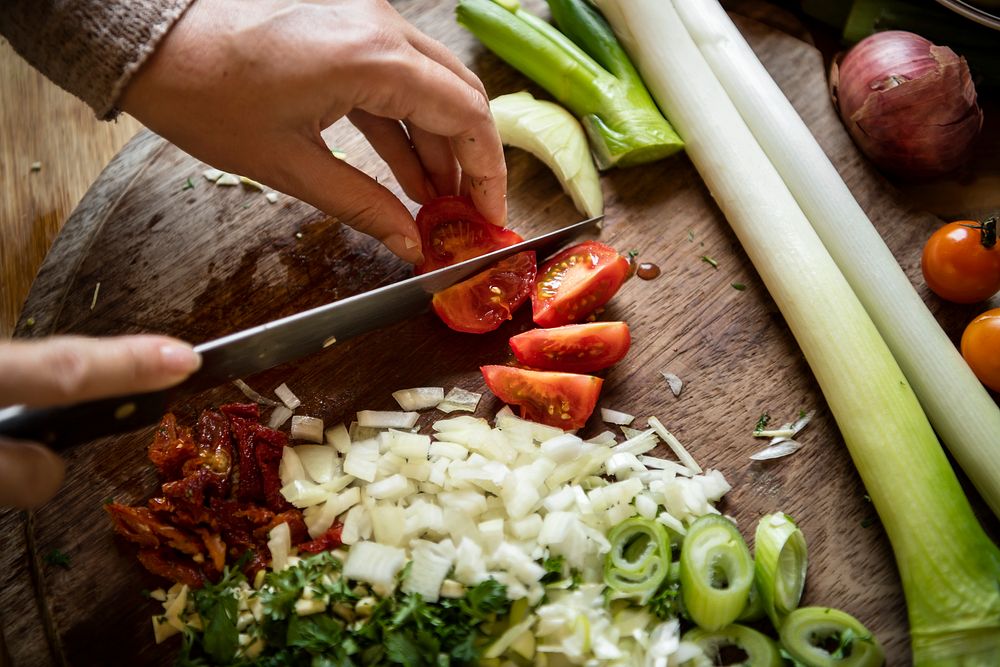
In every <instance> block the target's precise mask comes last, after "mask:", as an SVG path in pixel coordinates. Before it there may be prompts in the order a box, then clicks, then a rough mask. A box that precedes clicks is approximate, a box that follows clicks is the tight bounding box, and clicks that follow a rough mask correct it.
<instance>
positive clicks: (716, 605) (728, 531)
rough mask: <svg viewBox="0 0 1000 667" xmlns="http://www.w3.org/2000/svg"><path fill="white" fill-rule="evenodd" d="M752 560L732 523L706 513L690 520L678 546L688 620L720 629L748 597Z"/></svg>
mask: <svg viewBox="0 0 1000 667" xmlns="http://www.w3.org/2000/svg"><path fill="white" fill-rule="evenodd" d="M753 580H754V577H753V560H752V559H751V558H750V550H749V549H747V545H746V543H745V542H744V541H743V537H742V536H741V535H740V532H739V531H738V530H737V529H736V526H734V525H733V523H732V522H731V521H730V520H729V519H726V518H723V517H721V516H718V515H715V514H707V515H705V516H703V517H700V518H699V519H698V520H697V521H695V522H694V523H693V524H691V527H690V528H689V529H688V534H687V537H685V538H684V546H683V547H682V548H681V597H682V598H683V600H684V608H685V609H686V610H687V612H688V615H690V616H691V620H693V621H694V622H695V623H697V624H698V626H699V627H701V628H704V629H705V630H721V629H722V628H724V627H726V626H727V625H729V624H730V623H732V622H733V621H735V620H736V618H737V617H738V616H739V615H740V612H742V611H743V609H744V608H745V607H746V606H747V602H748V601H749V599H750V587H751V586H753Z"/></svg>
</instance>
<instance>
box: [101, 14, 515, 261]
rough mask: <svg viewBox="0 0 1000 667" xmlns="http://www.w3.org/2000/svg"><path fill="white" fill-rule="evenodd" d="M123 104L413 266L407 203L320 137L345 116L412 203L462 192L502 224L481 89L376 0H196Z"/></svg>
mask: <svg viewBox="0 0 1000 667" xmlns="http://www.w3.org/2000/svg"><path fill="white" fill-rule="evenodd" d="M119 106H120V107H121V108H122V109H123V110H125V111H127V112H129V113H130V114H132V115H133V116H135V117H136V118H138V119H139V120H140V121H142V122H143V123H144V124H146V125H147V126H148V127H150V128H152V129H153V130H155V131H156V132H158V133H159V134H161V135H162V136H164V137H166V138H167V139H169V140H170V141H172V142H173V143H175V144H176V145H177V146H179V147H180V148H182V149H184V150H185V151H187V152H189V153H191V154H192V155H194V156H196V157H198V158H200V159H202V160H204V161H205V162H207V163H209V164H211V165H212V166H215V167H218V168H219V169H223V170H225V171H229V172H234V173H237V174H241V175H244V176H248V177H250V178H253V179H255V180H257V181H260V182H262V183H266V184H267V185H269V186H271V187H273V188H275V189H277V190H280V191H282V192H285V193H287V194H290V195H292V196H294V197H297V198H299V199H301V200H303V201H306V202H308V203H310V204H312V205H313V206H316V207H317V208H319V209H321V210H323V211H325V212H326V213H328V214H330V215H333V216H336V217H337V218H339V219H340V220H341V221H343V222H345V223H347V224H349V225H351V226H352V227H354V228H355V229H357V230H359V231H362V232H365V233H367V234H370V235H372V236H374V237H376V238H378V239H380V240H381V241H382V242H383V243H384V244H385V245H386V246H387V247H388V248H389V249H390V250H391V251H392V252H394V253H396V254H397V255H399V256H400V257H402V258H403V259H405V260H408V261H411V262H419V261H420V259H421V255H420V235H419V233H418V232H417V229H416V225H415V224H414V222H413V218H412V217H411V216H410V214H409V212H408V211H407V209H406V207H405V206H404V205H403V204H402V202H400V201H399V200H398V199H396V198H395V197H394V196H393V195H392V194H391V193H390V191H389V190H388V189H386V188H385V187H383V186H382V185H380V184H378V183H376V182H375V181H374V180H372V179H371V178H369V177H368V176H366V175H365V174H363V173H362V172H360V171H358V170H357V169H355V168H353V167H351V166H350V165H348V164H347V163H346V162H344V161H342V160H338V159H336V158H334V157H333V156H332V155H331V154H330V150H329V149H328V148H327V146H326V144H325V143H324V141H323V139H322V138H321V136H320V132H321V131H322V130H323V129H325V128H326V127H328V126H330V125H331V124H332V123H333V122H334V121H336V120H337V119H338V118H340V117H342V116H345V115H346V116H347V117H348V118H349V119H350V121H351V122H352V123H354V125H355V126H356V127H357V128H358V129H359V130H361V132H363V133H364V135H365V136H366V137H367V138H368V141H369V143H371V145H372V147H374V149H375V150H376V151H377V152H378V153H379V155H381V156H382V158H383V159H384V160H385V161H386V162H387V163H388V164H389V166H390V167H391V169H392V171H393V173H394V174H395V176H396V179H397V180H398V181H399V183H400V185H401V186H402V188H403V190H404V191H405V192H406V194H407V195H408V196H409V197H410V198H412V199H413V200H415V201H417V202H425V201H426V200H427V199H428V198H431V197H434V196H436V195H444V194H455V193H456V192H458V191H459V190H460V189H461V190H462V191H463V192H465V191H467V192H468V193H469V194H470V195H471V196H472V199H473V201H474V202H475V204H476V206H477V208H479V210H480V211H481V212H482V213H483V215H485V216H486V218H487V219H489V220H490V221H491V222H494V223H496V224H503V222H504V220H505V217H506V202H505V192H506V167H505V164H504V159H503V149H502V147H501V144H500V138H499V135H498V134H497V130H496V127H495V126H494V124H493V118H492V116H491V115H490V110H489V100H488V99H487V96H486V91H485V89H484V88H483V85H482V83H480V81H479V79H477V78H476V76H475V75H474V74H472V72H470V71H469V70H468V69H467V68H466V67H465V66H464V65H463V64H462V63H461V62H460V61H459V60H458V58H457V57H455V55H454V54H452V53H451V52H450V51H449V50H448V49H447V48H445V47H444V46H443V45H441V44H440V43H438V42H436V41H434V40H433V39H430V38H429V37H427V36H426V35H424V34H423V33H421V32H420V31H418V30H417V29H416V28H414V27H413V26H411V25H410V24H409V23H407V22H406V21H405V20H403V18H402V17H400V16H399V14H397V13H396V11H395V10H394V9H392V7H390V6H389V4H388V2H386V1H385V0H325V1H319V2H311V3H305V2H294V1H291V0H258V1H256V2H245V1H243V0H197V1H196V2H195V3H194V4H193V5H192V6H191V7H190V8H189V9H188V10H187V13H186V14H185V15H184V16H183V17H182V18H181V19H180V21H179V22H178V23H177V25H175V26H174V28H173V29H172V30H171V32H170V33H169V34H168V35H167V37H166V38H165V39H164V41H163V43H162V44H160V45H159V47H158V48H157V50H156V52H155V53H154V54H153V56H152V57H151V58H150V59H149V61H148V62H147V63H146V64H145V65H144V67H143V68H142V69H140V71H139V72H138V73H137V74H136V75H135V77H134V78H133V79H132V81H131V83H130V84H129V86H128V88H127V89H126V90H125V91H124V94H123V96H122V98H121V100H120V105H119ZM460 184H461V185H460Z"/></svg>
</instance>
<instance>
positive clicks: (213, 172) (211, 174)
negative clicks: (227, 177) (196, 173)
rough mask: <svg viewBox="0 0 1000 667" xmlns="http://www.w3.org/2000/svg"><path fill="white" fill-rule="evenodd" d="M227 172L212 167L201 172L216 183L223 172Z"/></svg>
mask: <svg viewBox="0 0 1000 667" xmlns="http://www.w3.org/2000/svg"><path fill="white" fill-rule="evenodd" d="M225 173H226V172H224V171H222V170H221V169H216V168H214V167H212V168H210V169H206V170H205V171H203V172H201V175H202V176H204V177H205V178H206V179H208V180H210V181H212V182H213V183H215V182H216V181H217V180H219V179H220V178H222V176H223V174H225Z"/></svg>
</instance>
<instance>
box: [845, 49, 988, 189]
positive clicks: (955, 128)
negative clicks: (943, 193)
mask: <svg viewBox="0 0 1000 667" xmlns="http://www.w3.org/2000/svg"><path fill="white" fill-rule="evenodd" d="M830 93H831V95H832V96H833V100H834V104H835V105H836V107H837V110H838V111H839V113H840V116H841V118H842V119H843V121H844V124H845V125H846V126H847V129H848V131H849V132H850V134H851V137H852V138H853V139H854V141H855V143H856V144H857V145H858V147H859V148H860V149H861V151H862V152H863V153H864V154H865V155H867V156H868V158H869V159H871V161H872V162H874V163H875V164H876V165H877V166H879V167H880V168H882V169H884V170H885V171H887V172H890V173H893V174H895V175H898V176H902V177H904V178H911V179H927V178H933V177H937V176H941V175H944V174H947V173H949V172H951V171H954V170H955V169H957V168H958V167H960V166H961V165H962V164H963V163H964V162H966V160H968V158H969V156H970V153H971V152H972V149H973V147H974V142H975V139H976V136H977V135H978V134H979V129H980V128H981V127H982V124H983V112H982V111H981V110H980V108H979V106H978V104H977V103H976V89H975V86H974V85H973V83H972V77H971V75H970V74H969V67H968V65H967V64H966V62H965V58H962V57H959V56H957V55H956V54H955V52H954V51H952V50H951V49H950V48H948V47H946V46H936V45H934V44H932V43H931V42H929V41H928V40H926V39H924V38H923V37H921V36H919V35H915V34H913V33H911V32H905V31H902V30H889V31H886V32H879V33H875V34H874V35H871V36H870V37H867V38H865V39H863V40H862V41H860V42H859V43H858V44H857V45H855V46H854V48H852V49H851V50H850V51H848V52H847V55H845V56H843V58H842V59H835V61H834V63H833V66H832V68H831V71H830Z"/></svg>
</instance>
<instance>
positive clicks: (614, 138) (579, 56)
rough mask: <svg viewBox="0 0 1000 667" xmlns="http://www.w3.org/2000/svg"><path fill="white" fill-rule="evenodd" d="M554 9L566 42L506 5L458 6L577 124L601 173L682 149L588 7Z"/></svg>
mask: <svg viewBox="0 0 1000 667" xmlns="http://www.w3.org/2000/svg"><path fill="white" fill-rule="evenodd" d="M550 4H551V5H552V7H553V11H554V12H555V13H556V14H557V15H558V16H560V17H562V18H563V22H564V23H565V24H566V25H567V26H570V27H571V28H572V32H571V34H570V36H569V37H568V36H567V35H564V34H563V33H561V32H559V30H557V29H556V28H555V27H553V26H552V25H550V24H549V23H546V22H545V21H543V20H542V19H540V18H539V17H537V16H535V15H534V14H532V13H530V12H527V11H525V10H523V9H521V8H520V6H519V5H518V4H517V3H516V2H514V3H511V2H509V1H507V0H505V1H504V2H501V0H459V3H458V6H457V8H456V10H455V13H456V16H457V18H458V22H459V23H460V24H462V25H463V26H465V27H466V28H467V29H468V30H469V31H471V32H472V34H474V35H475V36H476V37H477V38H479V40H480V41H481V42H482V43H483V44H485V45H486V47H487V48H489V49H490V50H491V51H493V52H494V53H496V54H497V55H498V56H500V57H501V58H503V59H504V60H505V61H507V62H508V63H509V64H510V65H512V66H513V67H515V68H516V69H518V70H520V71H521V72H522V73H524V74H525V75H527V76H528V77H529V78H531V79H532V80H533V81H535V82H536V83H537V84H538V85H540V86H542V87H543V88H545V89H546V90H547V91H549V93H551V94H552V95H553V96H554V97H555V98H556V99H557V100H558V101H559V102H560V103H562V104H563V105H565V106H566V107H567V108H568V109H570V111H572V112H573V113H574V114H575V115H576V116H577V117H578V118H580V120H581V122H582V124H583V127H584V129H585V130H586V132H587V135H588V137H589V138H590V144H591V149H592V150H593V151H594V157H595V158H596V160H597V164H598V166H599V167H600V168H601V169H606V168H608V167H613V166H620V167H626V166H630V165H635V164H642V163H645V162H652V161H654V160H659V159H660V158H663V157H666V156H668V155H672V154H673V153H676V152H677V151H679V150H680V149H681V148H682V147H683V143H682V142H681V141H680V139H679V138H678V137H677V134H676V133H675V132H674V130H673V128H672V127H670V124H669V123H668V122H667V121H666V119H665V118H664V117H663V115H662V114H661V113H660V111H659V109H657V108H656V104H655V103H653V100H652V98H650V96H649V93H648V92H647V90H646V88H645V87H644V86H643V85H642V81H641V80H640V79H639V76H638V74H637V73H636V71H635V68H634V67H633V66H632V64H631V63H630V62H629V61H628V59H627V57H626V56H625V53H624V51H623V50H622V49H621V47H620V46H618V45H617V42H616V41H615V38H614V35H613V33H612V32H611V30H610V29H609V27H608V26H607V24H606V23H605V22H604V21H603V19H601V17H600V16H599V15H598V14H596V12H594V11H593V10H592V9H590V8H589V7H588V6H587V5H586V3H584V2H583V0H553V1H552V3H550ZM571 37H572V38H573V39H571ZM574 40H576V42H574ZM595 58H597V60H595ZM598 61H600V64H599V62H598ZM602 64H603V65H604V66H603V67H602Z"/></svg>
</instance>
